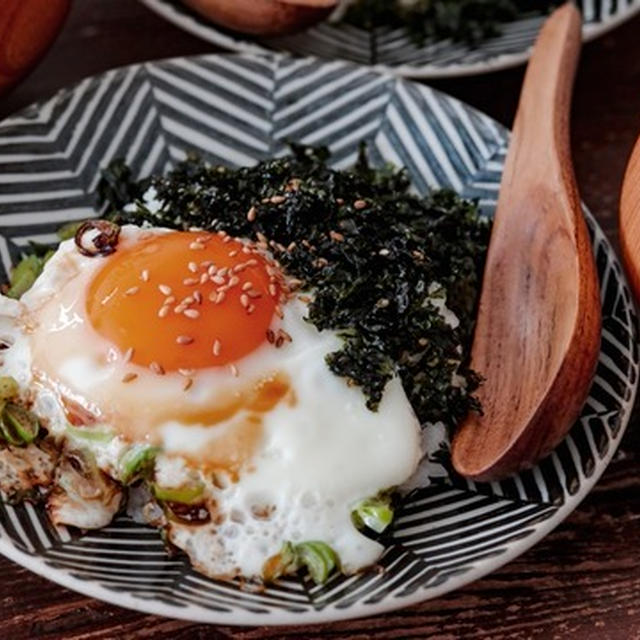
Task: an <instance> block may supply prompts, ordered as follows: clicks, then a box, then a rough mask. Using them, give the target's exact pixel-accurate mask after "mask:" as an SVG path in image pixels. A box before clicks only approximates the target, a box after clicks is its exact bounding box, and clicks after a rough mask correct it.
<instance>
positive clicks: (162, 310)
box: [158, 304, 170, 318]
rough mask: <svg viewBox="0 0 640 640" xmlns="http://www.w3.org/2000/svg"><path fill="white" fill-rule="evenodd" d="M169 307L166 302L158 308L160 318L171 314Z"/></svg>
mask: <svg viewBox="0 0 640 640" xmlns="http://www.w3.org/2000/svg"><path fill="white" fill-rule="evenodd" d="M169 311H170V309H169V307H168V306H167V305H166V304H165V305H164V306H162V307H160V309H159V310H158V318H166V317H167V316H168V315H169Z"/></svg>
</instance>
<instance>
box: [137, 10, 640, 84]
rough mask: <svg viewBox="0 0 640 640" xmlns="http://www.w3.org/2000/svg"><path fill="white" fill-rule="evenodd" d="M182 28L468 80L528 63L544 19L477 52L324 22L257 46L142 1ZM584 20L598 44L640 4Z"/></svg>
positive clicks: (228, 40)
mask: <svg viewBox="0 0 640 640" xmlns="http://www.w3.org/2000/svg"><path fill="white" fill-rule="evenodd" d="M140 1H141V2H142V3H144V4H145V5H146V6H147V7H149V8H150V9H152V10H153V11H155V12H156V13H158V14H160V15H161V16H163V17H164V18H166V19H167V20H169V21H170V22H172V23H174V24H175V25H177V26H178V27H180V28H182V29H184V30H185V31H189V32H190V33H193V34H194V35H196V36H199V37H200V38H203V39H204V40H207V41H208V42H211V43H213V44H215V45H217V46H219V47H223V48H225V49H231V50H232V51H240V52H245V53H266V52H267V51H269V50H274V49H275V50H281V51H288V52H291V53H294V54H297V55H302V56H317V57H319V58H324V59H328V60H349V61H351V62H356V63H358V64H367V65H375V66H376V67H378V68H380V69H384V70H391V71H393V73H395V74H396V75H400V76H405V77H409V78H437V77H449V76H464V75H473V74H478V73H487V72H489V71H497V70H498V69H504V68H507V67H511V66H514V65H517V64H521V63H523V62H525V61H526V60H527V59H528V58H529V52H530V50H531V46H532V45H533V42H534V40H535V38H536V35H537V34H538V30H539V28H540V25H541V24H542V21H543V18H542V17H540V16H534V17H531V16H524V17H522V18H521V19H520V20H517V21H515V22H512V23H510V24H507V25H504V27H503V28H502V34H501V35H500V36H498V37H495V38H491V39H489V40H487V41H485V42H483V43H482V44H480V45H479V46H477V47H469V46H467V45H465V44H463V43H459V42H452V41H451V40H443V39H441V40H429V41H427V42H426V43H425V44H423V45H420V46H418V45H416V44H415V43H414V42H413V41H412V40H411V38H410V37H408V36H407V34H406V33H405V31H404V30H402V29H388V28H385V29H382V28H381V29H377V30H376V31H375V32H370V31H367V30H364V29H358V28H356V27H351V26H349V25H343V24H332V23H331V22H324V23H321V24H319V25H318V26H315V27H313V28H311V29H309V30H307V31H305V32H304V33H300V34H296V35H293V36H287V37H283V38H271V39H263V40H257V41H249V40H244V39H242V36H239V35H238V34H234V33H232V32H230V31H225V30H224V29H221V28H219V27H216V26H215V25H213V24H212V23H211V22H208V21H206V20H205V19H204V18H202V17H200V16H198V15H197V14H196V13H194V12H192V11H190V10H189V9H188V8H186V7H185V5H183V4H182V2H181V1H180V0H140ZM577 3H578V5H580V6H581V7H582V11H583V15H584V22H585V25H584V39H585V41H586V40H592V39H594V38H597V37H598V36H600V35H602V34H604V33H606V32H607V31H609V30H610V29H612V28H613V27H615V26H617V25H618V24H620V23H622V22H624V21H625V20H627V19H629V18H630V17H631V16H633V15H634V14H635V13H637V12H638V11H640V0H577Z"/></svg>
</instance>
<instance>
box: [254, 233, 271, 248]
mask: <svg viewBox="0 0 640 640" xmlns="http://www.w3.org/2000/svg"><path fill="white" fill-rule="evenodd" d="M256 237H257V238H258V241H259V242H262V243H263V244H265V245H267V244H268V242H269V241H268V240H267V236H265V235H264V233H262V232H260V231H258V233H256Z"/></svg>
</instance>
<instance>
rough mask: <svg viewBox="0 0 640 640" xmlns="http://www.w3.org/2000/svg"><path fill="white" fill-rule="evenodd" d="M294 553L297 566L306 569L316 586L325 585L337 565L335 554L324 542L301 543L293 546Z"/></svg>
mask: <svg viewBox="0 0 640 640" xmlns="http://www.w3.org/2000/svg"><path fill="white" fill-rule="evenodd" d="M294 551H295V554H296V557H297V560H298V564H299V565H301V566H304V567H306V568H307V571H308V572H309V575H310V576H311V579H312V580H313V581H314V582H315V583H316V584H323V583H325V582H326V581H327V578H328V577H329V576H330V575H331V572H332V571H333V570H334V569H335V568H336V567H337V566H338V564H339V560H338V555H337V554H336V552H335V551H334V550H333V549H332V548H331V547H330V546H329V545H328V544H325V543H324V542H318V541H310V542H301V543H300V544H297V545H295V547H294Z"/></svg>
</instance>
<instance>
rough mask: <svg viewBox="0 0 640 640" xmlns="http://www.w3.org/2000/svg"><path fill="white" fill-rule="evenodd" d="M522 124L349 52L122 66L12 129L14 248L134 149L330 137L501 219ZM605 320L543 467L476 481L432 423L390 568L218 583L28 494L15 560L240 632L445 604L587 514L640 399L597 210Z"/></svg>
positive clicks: (156, 164)
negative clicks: (266, 582)
mask: <svg viewBox="0 0 640 640" xmlns="http://www.w3.org/2000/svg"><path fill="white" fill-rule="evenodd" d="M507 135H508V134H507V131H506V130H505V129H503V128H502V127H500V126H499V125H498V124H496V123H495V122H494V121H492V120H491V119H489V118H488V117H486V116H484V115H482V114H481V113H478V112H477V111H474V110H473V109H470V108H468V107H466V106H465V105H463V104H461V103H460V102H458V101H456V100H454V99H452V98H449V97H447V96H445V95H442V94H440V93H438V92H435V91H432V90H431V89H428V88H426V87H423V86H418V85H415V84H412V83H410V82H406V81H403V80H399V79H395V78H394V77H392V76H389V75H381V74H378V73H375V72H372V71H370V70H368V69H366V68H361V67H357V66H353V65H351V64H349V63H346V62H334V63H331V64H323V63H321V62H318V61H317V60H309V59H306V60H304V59H303V60H294V59H291V58H287V57H280V56H274V55H272V56H256V57H242V56H210V57H200V58H192V59H175V60H169V61H166V62H160V63H152V64H147V65H142V66H133V67H128V68H124V69H120V70H116V71H111V72H109V73H106V74H104V75H102V76H98V77H96V78H90V79H87V80H85V81H83V82H81V83H80V84H79V85H78V86H77V87H75V88H74V89H72V90H70V91H63V92H61V93H59V94H58V95H57V96H56V97H54V98H53V99H51V100H49V101H47V102H44V103H42V104H39V105H35V106H33V107H31V108H29V109H27V110H26V111H23V112H22V113H20V114H18V115H17V116H15V117H13V118H10V119H9V120H6V121H5V122H4V123H1V124H0V257H1V259H2V264H3V266H4V269H5V270H6V269H8V268H9V267H10V265H11V263H12V262H13V261H15V259H16V258H17V257H18V256H19V254H20V251H21V249H22V248H23V247H25V245H26V244H27V243H28V242H29V241H30V240H37V241H40V242H42V241H45V242H49V241H53V239H54V238H55V236H54V233H53V232H54V231H55V229H56V228H57V227H58V226H59V225H60V224H61V223H63V222H65V221H68V220H76V219H82V218H85V217H86V216H87V214H88V213H90V212H91V211H92V210H93V207H94V203H95V197H94V191H95V188H96V184H97V182H98V179H99V172H100V168H101V167H104V166H105V165H106V164H107V163H108V162H109V161H110V160H112V159H113V158H116V157H124V158H126V160H127V162H129V163H130V164H131V165H132V166H133V167H134V168H135V171H136V172H137V173H138V174H139V175H141V176H142V175H147V174H149V173H150V172H162V171H165V170H166V169H167V168H169V167H170V166H171V165H172V164H174V163H175V162H176V161H178V160H180V159H182V158H183V157H184V155H185V151H187V150H189V149H196V150H198V151H200V152H201V153H203V154H204V155H205V156H207V157H208V158H209V159H210V160H212V161H214V162H221V163H228V164H233V165H245V164H250V163H254V162H256V161H257V160H259V159H262V158H267V157H269V156H272V155H274V154H282V153H284V152H285V151H286V145H285V141H286V140H297V141H300V142H304V143H307V144H314V145H328V146H329V147H330V148H331V150H332V152H333V162H334V164H335V166H338V167H345V166H348V165H350V164H351V163H352V162H353V161H354V159H355V157H356V153H357V148H358V143H359V142H360V141H361V140H363V139H364V140H366V141H367V142H368V148H369V152H370V155H371V160H372V161H373V162H374V163H376V164H380V163H383V162H385V161H391V162H393V163H395V164H396V165H398V166H405V167H407V169H408V172H409V175H410V177H411V179H412V181H413V185H414V188H415V190H416V191H417V192H419V193H425V192H426V191H427V190H428V189H429V188H431V187H437V186H445V185H446V186H449V187H452V188H454V189H455V190H456V191H458V192H460V193H462V194H464V195H465V196H468V197H472V198H477V199H478V200H479V202H480V205H481V207H482V208H483V210H484V211H485V212H486V214H487V215H491V213H492V210H493V207H494V205H495V201H496V196H497V194H498V186H499V181H500V175H501V170H502V164H503V160H504V157H505V152H506V148H507ZM588 219H589V225H590V229H591V233H592V238H593V249H594V251H595V255H596V259H597V264H598V271H599V274H600V280H601V283H602V309H603V316H604V328H603V334H602V351H601V354H600V361H599V366H598V371H597V376H596V379H595V382H594V384H593V388H592V390H591V394H590V396H589V399H588V400H587V403H586V404H585V407H584V409H583V411H582V415H581V416H580V419H579V420H578V422H577V423H576V425H575V426H574V428H573V430H572V431H571V434H570V435H569V436H568V437H567V439H566V440H565V441H564V442H563V443H562V444H561V445H560V446H559V447H558V448H557V449H556V451H554V452H553V453H552V454H551V455H550V456H549V457H548V458H546V459H545V460H543V461H542V463H541V464H540V465H539V466H537V467H536V468H534V469H532V470H531V471H527V472H525V473H522V474H521V475H518V476H515V477H512V478H510V479H508V480H505V481H504V482H501V483H494V484H475V483H473V482H466V481H464V480H463V479H461V478H459V477H456V476H455V475H454V474H452V473H451V472H450V470H449V469H448V464H447V462H446V460H447V455H446V451H447V448H448V442H447V439H446V438H445V436H444V434H443V433H437V432H435V431H434V432H433V433H432V436H433V442H432V446H431V447H430V450H431V452H430V455H429V456H428V457H427V459H426V460H425V462H424V464H423V469H422V471H423V475H424V477H425V483H424V487H422V488H420V489H418V490H416V491H414V492H413V493H411V494H410V495H409V496H408V497H407V499H406V500H405V501H404V503H403V505H402V508H401V509H400V512H399V514H398V517H397V520H396V521H395V523H394V525H393V531H392V532H391V534H390V536H389V538H388V540H387V549H386V552H385V554H384V556H383V559H382V561H381V565H382V567H383V568H384V571H382V572H374V571H369V572H366V573H364V574H362V575H357V576H352V577H342V576H334V577H333V578H332V579H330V580H329V582H328V583H326V584H325V585H323V586H315V585H313V584H312V583H311V582H309V581H308V580H307V579H294V578H291V579H287V580H285V581H283V582H281V583H280V584H278V585H277V586H273V587H269V588H267V589H265V590H261V591H247V590H243V588H242V585H241V584H239V583H237V582H235V583H234V582H232V583H229V582H218V581H214V580H209V579H207V578H205V577H203V576H202V575H199V574H198V573H196V572H194V571H193V570H192V569H191V568H190V567H189V564H188V562H187V561H186V559H185V557H183V556H175V557H169V556H167V554H166V553H165V551H164V547H163V544H162V542H161V540H160V536H159V535H158V533H157V532H156V531H155V530H153V529H148V528H145V527H141V526H139V525H137V524H135V523H133V522H132V521H130V520H128V519H127V518H125V517H120V518H118V519H117V520H115V521H114V522H113V523H112V524H111V525H110V526H109V527H107V528H105V529H102V530H100V531H96V532H90V533H88V534H86V535H81V534H80V533H78V532H77V531H70V530H67V529H58V530H56V529H54V528H53V527H52V526H51V524H50V522H49V521H48V519H47V516H46V515H45V513H43V512H42V511H40V510H39V509H38V508H35V507H33V506H31V505H29V504H26V505H23V506H17V507H14V506H10V505H7V504H2V503H0V552H1V553H3V554H5V555H6V556H8V557H9V558H11V559H12V560H14V561H15V562H18V563H20V564H22V565H24V566H25V567H27V568H29V569H31V570H32V571H35V572H36V573H39V574H41V575H43V576H45V577H47V578H49V579H50V580H53V581H55V582H58V583H60V584H62V585H65V586H67V587H70V588H72V589H76V590H78V591H81V592H82V593H84V594H87V595H90V596H94V597H96V598H101V599H103V600H106V601H108V602H112V603H115V604H119V605H122V606H125V607H131V608H134V609H139V610H141V611H147V612H151V613H157V614H162V615H167V616H174V617H178V618H185V619H189V620H197V621H206V622H215V623H224V624H259V625H264V624H283V623H309V622H316V621H329V620H336V619H340V618H348V617H355V616H364V615H370V614H374V613H379V612H382V611H387V610H389V609H394V608H397V607H402V606H406V605H410V604H413V603H417V602H420V601H422V600H425V599H427V598H433V597H435V596H438V595H440V594H443V593H446V592H448V591H451V590H453V589H456V588H458V587H460V586H461V585H464V584H466V583H468V582H470V581H472V580H475V579H477V578H479V577H480V576H483V575H485V574H487V573H489V572H490V571H493V570H495V569H497V568H498V567H500V566H501V565H503V564H505V563H506V562H508V561H509V560H511V559H513V558H515V557H516V556H517V555H519V554H521V553H522V552H524V551H525V550H526V549H527V548H529V547H530V546H531V545H533V544H534V543H535V542H537V541H538V540H540V539H541V538H542V537H543V536H544V535H546V534H547V533H548V532H549V531H551V529H553V528H554V527H555V526H556V525H557V524H558V523H560V522H561V521H562V520H563V519H564V518H565V517H566V516H567V514H569V513H570V512H571V510H573V509H575V507H576V506H577V505H578V503H579V502H580V501H581V500H582V498H584V496H585V495H586V494H587V492H588V491H589V490H590V489H591V488H592V487H593V485H594V483H595V482H596V480H597V479H598V477H599V476H600V475H601V474H602V472H603V471H604V469H605V467H606V465H607V463H608V462H609V460H610V459H611V456H612V455H613V453H614V451H615V449H616V446H617V445H618V442H619V441H620V438H621V437H622V433H623V431H624V428H625V426H626V424H627V421H628V419H629V413H630V410H631V407H632V404H633V400H634V397H635V392H636V384H637V374H638V351H637V347H636V317H635V314H634V310H633V305H632V302H631V298H630V294H629V291H628V289H627V285H626V284H625V280H624V276H623V274H622V271H621V269H620V265H619V264H618V261H617V259H616V257H615V255H614V253H613V251H612V249H611V247H610V245H609V243H608V242H607V240H606V239H605V237H604V235H603V233H602V231H601V230H600V229H599V228H598V226H597V224H596V223H595V222H594V221H593V219H592V218H591V217H589V218H588Z"/></svg>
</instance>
